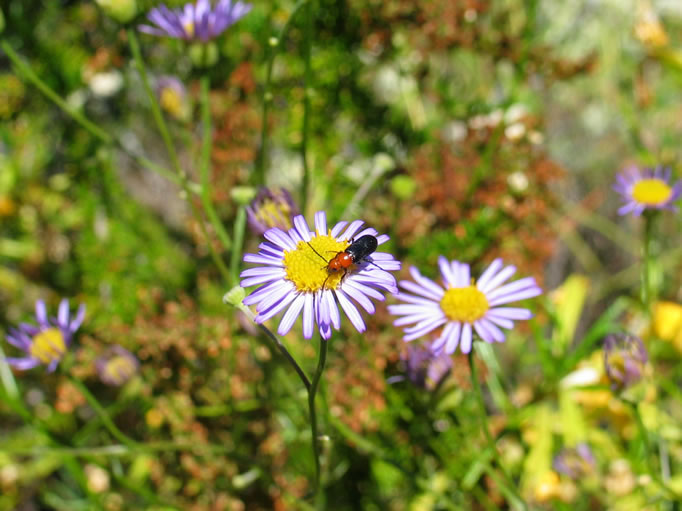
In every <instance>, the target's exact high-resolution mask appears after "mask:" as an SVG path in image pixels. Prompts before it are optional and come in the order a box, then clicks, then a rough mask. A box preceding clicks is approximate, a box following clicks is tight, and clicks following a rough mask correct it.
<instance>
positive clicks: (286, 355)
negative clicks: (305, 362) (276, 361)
mask: <svg viewBox="0 0 682 511" xmlns="http://www.w3.org/2000/svg"><path fill="white" fill-rule="evenodd" d="M258 327H259V328H260V329H261V331H262V332H263V333H264V334H265V335H266V336H267V337H268V338H269V339H270V340H271V341H272V342H273V343H274V344H275V346H277V349H278V350H279V352H280V353H281V354H282V355H284V358H286V359H287V361H288V362H289V364H291V367H293V368H294V370H295V371H296V374H298V377H299V378H300V379H301V381H302V382H303V385H304V386H305V389H306V390H307V391H308V394H310V388H311V383H310V380H309V379H308V377H307V376H306V374H305V372H304V371H303V369H302V368H301V366H300V365H298V362H296V359H295V358H294V357H293V356H292V355H291V353H289V350H287V348H286V346H284V344H282V342H281V341H280V340H279V338H278V337H277V336H276V335H275V334H273V333H272V332H271V331H270V330H269V329H268V328H267V327H266V326H264V325H258Z"/></svg>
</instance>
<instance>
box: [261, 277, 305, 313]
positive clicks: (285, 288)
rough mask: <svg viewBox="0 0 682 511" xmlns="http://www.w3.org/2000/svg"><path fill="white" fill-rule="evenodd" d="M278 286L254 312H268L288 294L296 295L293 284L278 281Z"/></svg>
mask: <svg viewBox="0 0 682 511" xmlns="http://www.w3.org/2000/svg"><path fill="white" fill-rule="evenodd" d="M276 282H278V283H279V286H276V287H275V288H273V289H272V290H271V291H270V293H269V294H268V295H267V296H265V298H263V300H261V302H260V303H259V304H258V306H257V307H256V311H258V312H262V311H266V310H268V309H269V308H270V307H272V306H273V305H275V304H276V303H277V302H279V301H280V300H282V299H283V298H284V297H285V296H286V295H287V294H289V293H296V288H295V287H294V285H293V284H291V283H290V282H286V281H284V282H283V281H281V280H278V281H276Z"/></svg>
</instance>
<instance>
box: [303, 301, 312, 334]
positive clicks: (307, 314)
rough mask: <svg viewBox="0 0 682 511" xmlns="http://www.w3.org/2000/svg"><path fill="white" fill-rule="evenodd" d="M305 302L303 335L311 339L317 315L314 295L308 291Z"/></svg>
mask: <svg viewBox="0 0 682 511" xmlns="http://www.w3.org/2000/svg"><path fill="white" fill-rule="evenodd" d="M304 296H305V302H304V303H303V337H304V338H305V339H310V338H311V337H312V336H313V331H314V329H315V315H314V314H313V313H314V310H313V309H314V307H313V303H314V295H313V294H311V293H306V294H305V295H304Z"/></svg>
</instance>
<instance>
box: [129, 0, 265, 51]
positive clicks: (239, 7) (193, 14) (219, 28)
mask: <svg viewBox="0 0 682 511" xmlns="http://www.w3.org/2000/svg"><path fill="white" fill-rule="evenodd" d="M251 7H252V6H251V4H247V3H244V2H240V1H237V2H234V3H233V2H232V0H219V1H218V3H217V4H216V5H215V7H214V8H212V7H211V2H210V1H209V0H197V2H196V4H192V3H189V4H185V6H184V7H183V8H181V9H172V10H171V9H169V8H168V7H166V6H165V5H161V6H159V7H156V8H154V9H152V10H151V11H149V14H148V15H147V18H148V19H149V21H151V22H152V23H153V24H154V25H155V26H150V25H140V26H139V27H138V28H139V29H140V31H141V32H144V33H146V34H152V35H158V36H168V37H175V38H178V39H184V40H185V41H202V42H207V41H209V40H211V39H215V38H216V37H218V36H219V35H220V34H222V33H223V32H224V31H225V30H227V29H228V28H229V27H230V26H231V25H233V24H235V23H236V22H237V21H239V20H240V19H241V18H243V17H244V16H245V15H246V14H247V13H248V12H249V11H250V10H251Z"/></svg>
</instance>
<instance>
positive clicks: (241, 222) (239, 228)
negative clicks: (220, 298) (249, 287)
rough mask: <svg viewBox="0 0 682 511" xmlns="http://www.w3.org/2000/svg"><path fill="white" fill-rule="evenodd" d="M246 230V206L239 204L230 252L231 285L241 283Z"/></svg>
mask: <svg viewBox="0 0 682 511" xmlns="http://www.w3.org/2000/svg"><path fill="white" fill-rule="evenodd" d="M245 231H246V208H245V207H244V206H239V209H238V210H237V218H235V220H234V244H233V245H232V253H231V254H230V279H231V280H230V285H231V286H237V285H239V265H240V264H241V262H242V247H243V246H244V234H245Z"/></svg>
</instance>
